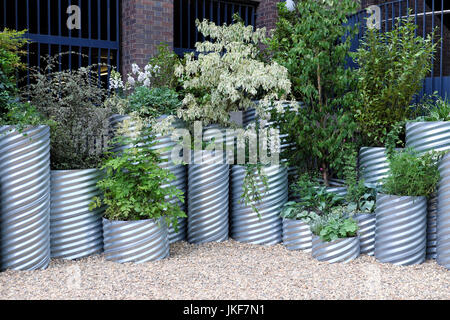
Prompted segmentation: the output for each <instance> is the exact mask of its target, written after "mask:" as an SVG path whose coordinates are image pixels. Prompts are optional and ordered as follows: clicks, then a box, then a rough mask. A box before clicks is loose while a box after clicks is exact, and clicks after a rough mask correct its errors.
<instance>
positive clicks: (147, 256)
mask: <svg viewBox="0 0 450 320" xmlns="http://www.w3.org/2000/svg"><path fill="white" fill-rule="evenodd" d="M103 237H104V250H105V257H106V260H108V261H114V262H118V263H126V262H134V263H142V262H147V261H155V260H160V259H163V258H166V257H167V256H169V234H168V229H167V224H166V222H165V220H164V218H160V219H159V220H153V219H149V220H139V221H110V220H107V219H103Z"/></svg>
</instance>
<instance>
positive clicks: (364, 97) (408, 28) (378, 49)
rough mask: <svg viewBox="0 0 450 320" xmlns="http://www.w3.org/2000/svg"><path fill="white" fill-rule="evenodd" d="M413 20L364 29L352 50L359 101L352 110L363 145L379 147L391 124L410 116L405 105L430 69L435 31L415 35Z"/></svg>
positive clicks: (415, 92) (434, 45)
mask: <svg viewBox="0 0 450 320" xmlns="http://www.w3.org/2000/svg"><path fill="white" fill-rule="evenodd" d="M413 19H414V17H413V15H411V17H410V18H408V19H398V20H397V21H396V23H395V27H394V28H393V29H392V30H391V31H388V32H381V31H378V30H377V29H371V30H368V31H367V33H366V34H365V36H364V38H363V40H362V42H361V46H360V48H359V49H358V51H357V53H356V62H357V63H358V65H359V69H357V71H356V74H357V76H358V92H359V96H360V101H361V103H360V104H353V108H352V111H353V114H354V116H355V119H356V121H357V122H358V126H359V128H360V130H361V134H362V138H363V141H364V144H365V145H367V146H374V147H376V146H383V145H384V144H385V141H386V135H387V134H388V132H389V131H390V130H391V129H392V126H393V125H394V124H395V123H397V122H399V121H403V120H406V119H408V118H410V117H411V109H410V108H409V105H410V103H411V101H412V99H413V97H414V96H415V95H416V94H417V92H418V91H419V90H420V88H421V87H422V80H423V79H424V78H425V77H426V75H427V74H428V72H430V70H431V68H432V57H433V54H434V52H435V51H436V46H437V45H438V43H439V41H436V36H435V31H433V32H432V33H431V34H429V35H428V36H427V37H426V38H422V37H420V36H416V35H415V31H416V28H417V26H416V25H415V24H414V21H413ZM433 42H434V43H433Z"/></svg>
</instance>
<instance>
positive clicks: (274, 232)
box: [230, 165, 288, 245]
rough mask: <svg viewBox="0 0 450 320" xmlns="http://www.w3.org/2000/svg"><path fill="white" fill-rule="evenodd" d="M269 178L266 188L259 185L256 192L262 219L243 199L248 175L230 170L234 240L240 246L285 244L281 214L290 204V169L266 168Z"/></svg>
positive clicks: (236, 168) (235, 168) (240, 169)
mask: <svg viewBox="0 0 450 320" xmlns="http://www.w3.org/2000/svg"><path fill="white" fill-rule="evenodd" d="M262 170H263V171H264V173H265V174H266V176H267V184H268V185H267V189H266V186H265V185H264V184H263V182H262V181H260V182H259V183H258V185H257V188H258V190H259V192H260V194H261V195H262V199H261V201H259V202H258V203H253V205H255V207H256V208H257V209H258V211H259V216H258V214H257V213H256V212H254V211H253V209H252V206H251V205H250V204H248V205H246V204H245V203H244V201H243V200H242V199H241V196H242V194H243V183H244V178H245V175H246V168H245V167H244V166H239V165H235V166H232V168H231V215H230V221H231V228H230V230H231V237H232V238H233V239H235V240H237V241H240V242H247V243H253V244H267V245H270V244H277V243H280V242H281V241H282V219H281V218H280V212H281V209H282V207H283V205H284V204H285V203H286V202H287V200H288V180H287V174H288V173H287V168H286V167H284V166H282V165H273V166H268V167H263V168H262Z"/></svg>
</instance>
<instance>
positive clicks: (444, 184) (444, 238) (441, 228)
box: [436, 154, 450, 269]
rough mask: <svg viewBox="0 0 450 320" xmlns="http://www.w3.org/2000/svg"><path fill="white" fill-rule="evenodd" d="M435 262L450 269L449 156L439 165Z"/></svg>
mask: <svg viewBox="0 0 450 320" xmlns="http://www.w3.org/2000/svg"><path fill="white" fill-rule="evenodd" d="M439 172H440V174H441V181H440V182H439V188H438V214H437V226H436V233H437V239H436V262H437V263H438V264H440V265H441V266H444V267H445V268H447V269H450V154H446V155H445V156H444V158H443V159H442V160H441V162H440V164H439Z"/></svg>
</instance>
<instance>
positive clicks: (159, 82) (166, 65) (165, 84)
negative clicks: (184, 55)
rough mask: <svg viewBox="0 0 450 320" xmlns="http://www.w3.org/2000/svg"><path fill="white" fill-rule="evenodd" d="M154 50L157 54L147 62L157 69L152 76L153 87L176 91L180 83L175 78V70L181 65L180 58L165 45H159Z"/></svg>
mask: <svg viewBox="0 0 450 320" xmlns="http://www.w3.org/2000/svg"><path fill="white" fill-rule="evenodd" d="M156 49H157V54H156V55H155V56H153V57H151V58H150V60H149V64H151V65H154V66H158V67H159V69H158V72H157V73H155V74H153V87H154V88H169V89H173V90H176V89H177V88H178V87H179V86H180V83H179V79H178V77H176V76H175V68H176V66H177V65H178V64H180V63H181V61H180V58H179V57H178V55H177V54H176V53H175V52H173V50H172V49H171V48H170V47H169V46H168V45H167V44H165V43H161V44H160V45H159V46H158V47H157V48H156Z"/></svg>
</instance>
